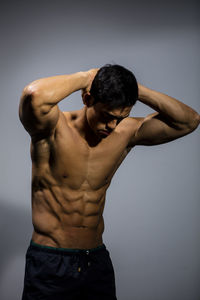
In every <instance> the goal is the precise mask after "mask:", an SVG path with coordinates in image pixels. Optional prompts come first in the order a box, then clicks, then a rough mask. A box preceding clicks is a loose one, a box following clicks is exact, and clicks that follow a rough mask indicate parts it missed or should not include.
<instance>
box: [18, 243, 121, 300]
mask: <svg viewBox="0 0 200 300" xmlns="http://www.w3.org/2000/svg"><path fill="white" fill-rule="evenodd" d="M55 299H56V300H72V299H73V300H79V299H81V300H86V299H87V300H96V299H97V300H98V299H99V300H116V299H117V298H116V293H115V278H114V270H113V265H112V262H111V259H110V255H109V252H108V250H107V249H106V247H105V245H102V246H99V247H97V248H93V249H88V250H79V249H66V248H54V247H48V246H41V245H38V244H35V243H34V242H31V244H30V246H29V248H28V250H27V254H26V267H25V278H24V291H23V296H22V300H55Z"/></svg>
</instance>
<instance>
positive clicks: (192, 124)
mask: <svg viewBox="0 0 200 300" xmlns="http://www.w3.org/2000/svg"><path fill="white" fill-rule="evenodd" d="M199 123H200V115H199V114H198V113H197V112H195V113H194V115H193V117H192V120H191V121H190V122H189V123H188V129H189V131H191V132H192V131H194V130H195V129H196V128H197V127H198V126H199Z"/></svg>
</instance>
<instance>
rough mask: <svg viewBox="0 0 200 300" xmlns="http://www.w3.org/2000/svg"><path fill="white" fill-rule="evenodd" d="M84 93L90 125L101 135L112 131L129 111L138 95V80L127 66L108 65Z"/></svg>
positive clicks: (98, 73)
mask: <svg viewBox="0 0 200 300" xmlns="http://www.w3.org/2000/svg"><path fill="white" fill-rule="evenodd" d="M83 97H84V99H83V100H84V103H85V105H86V117H87V121H88V124H89V126H90V127H91V129H92V130H93V131H94V132H95V133H96V134H97V135H99V136H100V137H106V136H107V135H106V133H105V132H103V131H104V130H105V131H106V132H107V133H110V132H111V131H112V130H114V129H115V127H116V126H117V124H118V123H119V122H120V121H121V120H122V119H124V118H125V117H127V116H128V115H129V113H130V110H131V108H132V107H133V105H134V104H135V102H136V100H137V98H138V85H137V81H136V78H135V76H134V74H133V73H132V72H131V71H129V70H127V69H126V68H124V67H122V66H120V65H105V66H104V67H102V68H100V69H99V70H98V72H97V74H96V76H95V77H94V80H93V82H92V85H91V89H90V92H89V93H87V94H85V95H84V96H83ZM102 132H103V133H102Z"/></svg>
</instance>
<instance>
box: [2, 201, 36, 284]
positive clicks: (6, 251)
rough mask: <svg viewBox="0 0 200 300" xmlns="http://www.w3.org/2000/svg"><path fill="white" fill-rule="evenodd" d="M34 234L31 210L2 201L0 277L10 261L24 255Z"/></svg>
mask: <svg viewBox="0 0 200 300" xmlns="http://www.w3.org/2000/svg"><path fill="white" fill-rule="evenodd" d="M31 235H32V220H31V210H30V211H29V210H27V209H23V208H22V207H21V205H19V208H17V207H16V206H11V204H10V203H9V204H8V205H7V204H6V203H5V200H4V201H2V200H1V203H0V238H1V247H0V278H2V276H3V273H4V270H5V269H6V267H7V265H8V264H9V262H10V261H11V260H12V259H13V257H15V256H16V255H18V254H21V255H24V259H25V253H26V250H27V247H28V245H29V241H30V239H31Z"/></svg>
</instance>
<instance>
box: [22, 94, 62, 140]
mask: <svg viewBox="0 0 200 300" xmlns="http://www.w3.org/2000/svg"><path fill="white" fill-rule="evenodd" d="M19 118H20V120H21V122H22V124H23V126H24V128H25V129H26V130H27V131H28V132H29V134H30V135H31V136H34V135H37V134H44V135H49V134H50V133H51V132H52V130H53V129H54V128H55V127H56V124H57V121H58V118H59V108H58V105H54V106H52V105H51V106H50V105H48V104H42V101H40V104H39V101H37V99H35V98H34V96H33V95H32V94H31V93H26V92H24V93H23V94H22V97H21V99H20V105H19Z"/></svg>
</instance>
